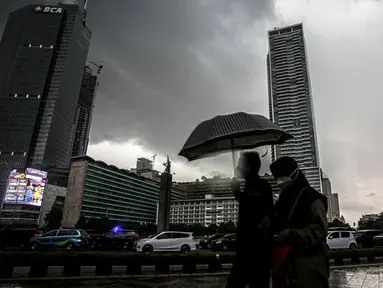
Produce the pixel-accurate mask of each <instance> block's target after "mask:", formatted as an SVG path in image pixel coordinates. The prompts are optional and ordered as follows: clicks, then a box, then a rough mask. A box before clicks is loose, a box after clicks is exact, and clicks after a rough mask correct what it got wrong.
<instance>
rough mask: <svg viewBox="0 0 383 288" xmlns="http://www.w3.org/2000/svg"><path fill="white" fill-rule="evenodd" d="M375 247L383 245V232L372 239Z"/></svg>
mask: <svg viewBox="0 0 383 288" xmlns="http://www.w3.org/2000/svg"><path fill="white" fill-rule="evenodd" d="M372 245H373V247H383V234H380V235H377V236H375V237H374V238H373V239H372Z"/></svg>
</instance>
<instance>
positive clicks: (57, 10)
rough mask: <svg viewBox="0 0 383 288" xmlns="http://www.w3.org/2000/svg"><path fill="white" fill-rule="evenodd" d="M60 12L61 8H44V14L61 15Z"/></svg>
mask: <svg viewBox="0 0 383 288" xmlns="http://www.w3.org/2000/svg"><path fill="white" fill-rule="evenodd" d="M62 12H63V8H57V7H45V8H44V13H52V14H61V13H62Z"/></svg>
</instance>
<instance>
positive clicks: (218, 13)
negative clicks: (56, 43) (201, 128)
mask: <svg viewBox="0 0 383 288" xmlns="http://www.w3.org/2000/svg"><path fill="white" fill-rule="evenodd" d="M35 2H36V1H30V0H1V4H2V9H1V11H0V31H2V30H3V28H4V25H5V22H6V16H7V14H8V13H9V12H10V11H12V10H14V9H16V8H18V7H21V6H22V5H23V4H30V3H35ZM88 2H89V4H88V10H89V11H88V13H89V14H88V15H89V17H88V20H89V25H90V26H91V27H92V29H93V40H92V47H91V51H90V55H89V58H90V59H91V60H93V61H96V62H97V61H104V65H105V68H104V70H103V72H102V78H101V84H100V87H99V93H98V95H97V100H96V110H95V116H94V120H93V125H92V131H91V145H90V147H89V154H90V156H92V157H94V158H96V159H100V160H104V161H106V162H108V163H111V164H115V165H117V166H119V167H126V168H130V167H134V166H135V159H136V158H137V157H139V156H145V157H150V156H152V155H153V154H158V156H157V158H156V168H157V169H160V170H162V169H163V167H162V166H161V165H162V162H163V161H164V160H165V155H166V154H169V155H170V157H171V160H172V161H173V170H174V172H175V173H176V175H175V180H180V181H187V180H194V179H196V178H200V177H201V176H202V175H205V176H211V175H214V174H223V175H228V176H230V175H231V174H232V166H231V165H232V164H231V161H230V157H229V156H228V155H226V156H222V157H218V158H217V159H212V160H209V161H208V160H202V161H199V162H196V163H186V161H184V160H183V159H181V158H179V157H177V156H176V155H177V154H178V152H179V150H180V148H181V147H182V145H183V143H184V141H185V140H186V138H187V137H188V134H189V133H190V132H191V130H192V129H193V128H194V127H195V126H196V125H197V124H198V123H199V122H200V121H202V120H204V119H207V118H210V117H213V116H215V115H217V114H221V113H224V114H225V113H231V112H236V111H246V112H254V113H261V114H264V115H268V112H267V85H266V84H267V83H266V65H265V64H266V59H265V56H266V53H267V49H268V44H267V30H269V29H272V28H273V27H275V26H283V25H288V24H293V23H297V22H303V24H304V29H305V35H306V42H307V51H308V60H309V66H310V74H311V84H312V90H313V91H312V93H313V99H314V111H315V117H316V125H317V133H318V139H319V147H320V161H321V166H322V168H323V169H324V171H325V172H326V174H328V175H329V176H330V178H331V181H332V187H333V192H336V193H338V194H339V197H340V201H341V209H342V213H343V214H344V215H345V217H346V220H348V221H350V222H353V221H356V220H357V219H358V218H359V216H360V215H361V214H362V213H369V212H381V211H383V195H382V194H381V191H380V189H381V188H382V187H383V178H382V175H383V166H382V165H381V163H383V154H382V152H381V149H380V148H381V145H382V144H381V143H382V140H383V129H382V124H381V123H382V120H381V117H380V115H379V114H380V113H381V112H383V111H382V110H383V108H382V107H383V106H382V103H383V100H382V99H383V98H382V96H381V95H382V88H381V83H382V81H383V73H382V67H383V56H382V52H381V50H382V47H383V38H382V36H381V35H382V31H383V3H382V2H381V1H377V0H358V1H357V0H274V1H273V0H236V1H232V0H193V1H186V0H162V1H155V0H108V1H106V0H89V1H88ZM264 164H265V169H264V170H265V171H266V170H267V169H268V164H269V159H265V163H264Z"/></svg>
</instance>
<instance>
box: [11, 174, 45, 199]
mask: <svg viewBox="0 0 383 288" xmlns="http://www.w3.org/2000/svg"><path fill="white" fill-rule="evenodd" d="M47 176H48V173H47V172H45V171H40V170H37V169H33V168H27V169H26V170H25V171H19V170H16V169H14V170H12V171H11V173H10V174H9V177H8V185H7V190H6V192H5V198H4V203H10V204H16V203H17V204H28V205H34V206H41V201H42V199H43V195H44V190H45V185H46V184H47Z"/></svg>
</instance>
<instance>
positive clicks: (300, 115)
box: [267, 24, 322, 192]
mask: <svg viewBox="0 0 383 288" xmlns="http://www.w3.org/2000/svg"><path fill="white" fill-rule="evenodd" d="M268 36H269V53H268V55H267V72H268V73H267V75H268V88H269V89H268V94H269V114H270V115H269V116H270V119H271V120H272V121H273V122H275V123H276V124H278V125H279V127H281V128H282V129H283V130H285V131H287V132H289V133H290V134H292V135H293V136H294V139H291V140H289V141H286V143H284V144H283V145H278V146H274V147H272V155H271V156H272V160H273V161H275V160H276V159H278V158H279V157H282V156H291V157H293V158H294V159H295V160H296V161H297V162H298V165H299V167H300V168H301V170H302V171H303V172H304V173H305V175H306V177H307V179H308V181H309V182H310V184H311V185H312V186H313V187H314V188H315V189H317V190H318V191H320V192H321V191H322V189H321V187H322V181H321V171H320V164H319V155H318V144H317V135H316V129H315V120H314V111H313V101H312V95H311V84H310V75H309V68H308V61H307V52H306V46H305V38H304V34H303V25H302V24H296V25H291V26H287V27H283V28H275V29H274V30H271V31H269V33H268Z"/></svg>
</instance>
